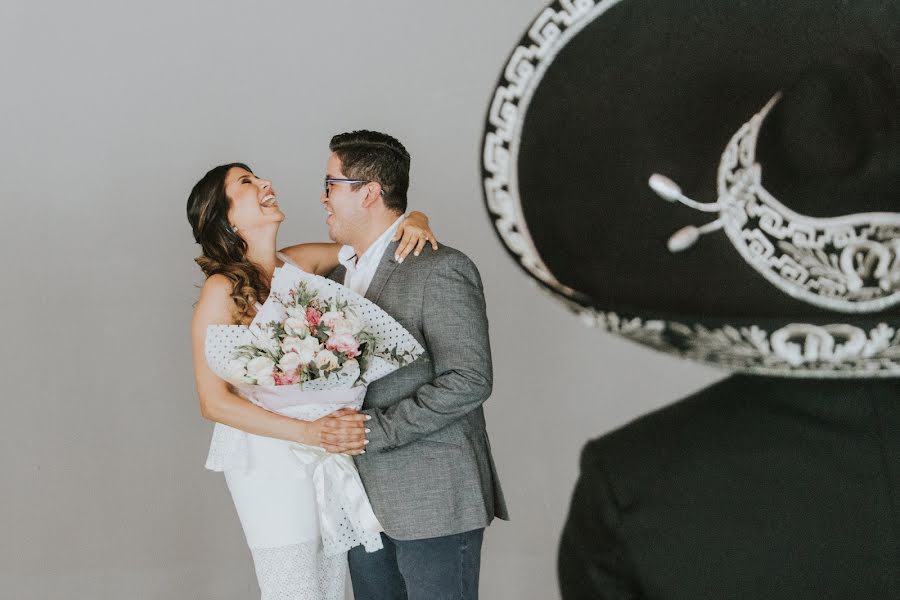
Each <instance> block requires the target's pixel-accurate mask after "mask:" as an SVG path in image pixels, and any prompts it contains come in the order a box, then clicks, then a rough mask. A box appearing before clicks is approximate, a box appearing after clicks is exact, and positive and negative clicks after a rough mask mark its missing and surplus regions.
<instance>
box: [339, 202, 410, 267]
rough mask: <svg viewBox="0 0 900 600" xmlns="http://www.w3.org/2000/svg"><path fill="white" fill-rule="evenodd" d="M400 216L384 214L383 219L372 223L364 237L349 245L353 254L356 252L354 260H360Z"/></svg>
mask: <svg viewBox="0 0 900 600" xmlns="http://www.w3.org/2000/svg"><path fill="white" fill-rule="evenodd" d="M401 216H402V215H400V214H397V213H386V214H385V215H384V216H383V217H380V218H379V219H378V220H377V221H374V222H373V223H372V225H371V227H369V228H368V230H367V231H366V232H365V235H364V236H361V239H360V240H357V241H354V242H353V243H352V244H350V245H351V246H353V250H354V252H356V259H357V260H359V259H360V258H362V255H363V254H365V253H366V250H368V249H369V248H371V247H372V244H374V243H375V240H377V239H378V238H380V237H381V236H382V235H383V234H384V232H385V231H387V230H388V229H390V227H391V225H393V224H394V223H395V222H396V221H397V219H399V218H400V217H401Z"/></svg>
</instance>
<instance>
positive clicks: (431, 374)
mask: <svg viewBox="0 0 900 600" xmlns="http://www.w3.org/2000/svg"><path fill="white" fill-rule="evenodd" d="M396 248H397V242H394V243H392V244H390V245H389V246H388V248H387V250H386V251H385V253H384V256H383V257H382V259H381V262H380V263H379V265H378V269H377V271H376V272H375V276H374V278H373V279H372V283H371V284H370V285H369V289H368V292H367V293H366V298H368V299H369V300H371V301H372V302H375V303H376V304H378V305H379V306H380V307H381V308H383V309H384V310H385V311H387V312H388V314H390V315H391V316H392V317H394V318H395V319H397V321H399V322H400V324H402V325H403V326H404V327H405V328H406V329H407V330H408V331H409V332H410V333H412V335H413V336H415V338H416V339H417V340H418V341H419V342H420V343H421V344H422V345H423V346H424V347H425V354H424V355H423V356H422V357H420V358H419V359H417V360H416V361H414V362H413V363H411V364H409V365H407V366H405V367H403V368H402V369H399V370H397V371H395V372H394V373H392V374H391V375H388V376H387V377H384V378H382V379H380V380H378V381H375V382H374V383H372V384H371V385H370V386H369V389H368V391H367V392H366V400H365V404H364V405H363V410H364V412H366V413H368V414H370V415H371V416H372V420H371V421H369V422H368V424H367V426H368V427H369V428H370V429H371V430H372V431H371V433H370V434H369V436H368V437H369V440H370V441H369V445H368V446H367V447H366V453H365V454H363V455H361V456H359V457H357V459H356V466H357V468H358V469H359V474H360V477H361V478H362V481H363V484H364V485H365V487H366V491H367V492H368V494H369V500H370V501H371V503H372V508H373V509H374V510H375V514H376V516H377V517H378V520H379V521H381V524H382V525H383V526H384V529H385V533H387V534H388V535H389V536H391V537H393V538H395V539H401V540H412V539H424V538H432V537H440V536H444V535H451V534H454V533H461V532H463V531H469V530H472V529H478V528H481V527H485V526H487V525H488V524H489V523H490V522H491V520H492V519H493V518H494V517H499V518H501V519H508V518H509V517H508V515H507V512H506V502H505V500H504V498H503V491H502V490H501V489H500V481H499V479H498V477H497V470H496V468H495V467H494V461H493V458H492V457H491V446H490V442H489V441H488V435H487V431H486V430H485V422H484V412H483V411H482V408H481V404H482V403H483V402H484V401H485V400H487V399H488V396H490V394H491V386H492V384H493V373H492V367H491V348H490V341H489V339H488V323H487V315H486V314H485V303H484V292H483V289H482V285H481V277H480V276H479V274H478V269H476V268H475V264H474V263H473V262H472V261H471V260H470V259H469V258H468V257H467V256H466V255H465V254H463V253H462V252H460V251H458V250H454V249H453V248H449V247H447V246H443V245H442V246H441V249H440V250H437V251H432V250H431V247H430V246H426V247H425V249H424V250H423V251H422V253H421V254H420V255H419V256H417V257H413V256H410V257H408V258H407V259H406V260H404V261H403V263H402V264H401V263H398V262H397V261H395V260H394V252H395V250H396ZM345 274H346V269H344V267H342V266H340V267H338V268H337V269H335V270H334V271H333V272H332V273H331V275H330V277H331V279H333V280H335V281H337V282H339V283H344V275H345Z"/></svg>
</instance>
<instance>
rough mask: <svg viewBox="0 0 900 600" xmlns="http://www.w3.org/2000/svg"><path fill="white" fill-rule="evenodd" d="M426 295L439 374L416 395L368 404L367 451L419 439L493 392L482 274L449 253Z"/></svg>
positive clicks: (426, 328) (428, 337) (428, 341)
mask: <svg viewBox="0 0 900 600" xmlns="http://www.w3.org/2000/svg"><path fill="white" fill-rule="evenodd" d="M435 256H436V257H439V258H438V260H437V261H436V263H435V265H434V267H433V268H432V270H431V272H430V273H429V275H428V277H427V279H426V281H425V285H424V293H423V297H422V331H423V335H424V338H425V345H426V346H427V348H428V354H429V355H430V359H431V361H432V363H433V368H434V373H435V377H434V379H433V380H431V381H430V382H428V383H427V384H425V385H422V386H420V387H419V388H418V389H417V390H416V392H415V393H414V395H413V396H411V397H408V398H403V399H401V400H400V401H399V402H396V403H395V404H392V405H391V406H389V407H385V408H370V409H367V410H365V411H364V412H366V413H368V414H370V415H371V416H372V420H371V421H369V423H368V424H367V426H368V427H369V428H370V429H371V430H372V431H371V433H369V435H368V439H369V445H368V446H367V447H366V450H367V451H383V450H391V449H394V448H399V447H401V446H405V445H406V444H409V443H411V442H414V441H416V440H419V439H421V438H423V437H425V436H427V435H429V434H431V433H434V432H435V431H438V430H439V429H442V428H444V427H446V426H447V425H449V424H450V423H452V422H454V421H456V420H457V419H460V418H462V417H463V416H465V415H466V414H468V413H469V412H471V411H473V410H475V409H476V408H478V407H479V406H481V404H482V403H484V401H485V400H487V399H488V397H489V396H490V395H491V388H492V386H493V369H492V364H491V348H490V339H489V336H488V322H487V313H486V310H485V302H484V290H483V288H482V284H481V277H480V275H479V274H478V269H477V268H476V267H475V264H474V263H473V262H472V261H471V260H470V259H469V258H468V257H467V256H465V255H464V254H462V253H459V252H445V253H444V254H443V255H441V254H437V255H435Z"/></svg>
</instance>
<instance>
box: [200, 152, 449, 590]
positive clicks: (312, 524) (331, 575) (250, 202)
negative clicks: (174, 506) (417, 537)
mask: <svg viewBox="0 0 900 600" xmlns="http://www.w3.org/2000/svg"><path fill="white" fill-rule="evenodd" d="M187 213H188V220H189V221H190V223H191V227H192V228H193V233H194V238H195V240H196V241H197V243H199V244H200V245H201V247H202V248H203V254H202V255H201V256H200V257H199V258H197V263H198V264H199V265H200V267H201V268H202V269H203V272H204V273H205V274H206V275H207V279H206V282H205V283H204V284H203V288H202V291H201V293H200V299H199V301H198V302H197V306H196V308H195V312H194V317H193V321H192V338H193V351H194V373H195V377H196V382H197V393H198V395H199V399H200V412H201V414H202V415H203V416H204V417H205V418H207V419H210V420H212V421H215V422H216V429H215V432H214V435H213V441H212V444H211V447H210V455H209V459H208V461H207V468H210V469H213V470H217V471H224V472H225V477H226V481H227V482H228V486H229V490H230V491H231V493H232V497H233V499H234V501H235V505H236V508H237V510H238V514H239V516H240V518H241V522H242V525H243V527H244V532H245V534H246V536H247V541H248V544H249V545H250V548H251V552H252V554H253V559H254V563H255V566H256V572H257V578H258V580H259V584H260V589H261V590H262V597H263V599H266V600H267V599H270V598H271V599H274V598H291V599H295V600H299V599H306V598H310V599H320V600H324V599H330V598H335V599H338V598H343V597H344V596H343V595H344V585H345V584H344V578H345V566H344V565H345V560H346V559H345V556H344V555H339V556H336V557H328V556H324V555H323V554H322V552H321V549H320V546H321V545H320V543H319V539H318V525H317V520H316V519H317V516H316V499H315V490H314V488H313V485H312V483H311V481H310V480H309V478H304V476H303V475H302V474H297V475H290V476H285V473H286V472H290V470H285V469H280V468H279V466H282V467H283V466H284V465H285V464H288V463H289V461H290V455H289V446H290V444H292V443H302V444H308V445H313V446H320V447H322V448H324V449H325V450H327V451H329V452H342V453H347V454H351V455H356V454H361V453H363V452H365V450H364V447H365V443H366V442H365V440H364V439H363V437H364V433H365V431H366V430H365V425H364V421H365V419H366V416H365V415H362V414H359V413H357V412H356V411H354V410H350V409H345V410H341V411H338V412H335V413H332V414H331V415H327V416H325V417H322V418H320V419H318V420H316V421H301V420H297V419H291V418H288V417H285V416H281V415H278V414H276V413H273V412H269V411H267V410H265V409H263V408H260V407H258V406H256V405H254V404H252V403H251V402H249V401H248V400H246V399H244V398H243V397H241V396H239V395H238V394H236V393H235V392H234V390H233V388H231V387H230V386H229V385H228V384H227V383H226V382H225V381H224V380H223V379H222V378H220V377H219V376H218V375H216V373H215V372H213V370H212V369H211V368H210V365H209V364H208V362H207V358H206V357H207V354H206V352H207V348H206V338H207V329H208V328H209V326H210V325H231V326H246V325H248V324H249V323H250V322H251V321H252V319H253V316H254V315H255V313H256V310H257V309H258V308H259V307H260V306H261V303H262V302H264V301H265V299H266V297H267V296H268V293H269V284H270V282H271V278H272V276H273V273H274V272H275V269H276V268H278V267H279V266H281V265H283V264H284V262H290V263H293V264H294V265H295V266H297V267H299V268H301V269H303V270H305V271H307V272H310V273H316V274H319V275H325V274H327V273H329V272H330V271H331V270H332V269H334V268H335V267H336V266H337V264H338V258H337V257H338V250H339V249H340V245H339V244H299V245H296V246H291V247H289V248H285V249H284V250H282V251H281V252H277V251H276V235H277V233H278V228H279V226H280V224H281V222H282V221H283V220H284V213H282V212H281V210H280V208H279V206H278V202H277V199H276V194H275V190H274V189H273V188H272V184H271V182H269V181H266V180H264V179H260V178H259V177H257V176H255V175H254V174H253V172H252V171H251V170H250V168H249V167H247V166H246V165H244V164H240V163H233V164H228V165H222V166H219V167H216V168H214V169H212V170H210V171H209V172H208V173H207V174H206V175H205V176H204V177H203V178H202V179H201V180H200V181H199V182H198V183H197V184H196V185H195V186H194V188H193V190H192V191H191V194H190V196H189V198H188V204H187ZM398 238H400V240H401V241H400V243H399V245H398V250H397V255H398V258H400V259H402V258H404V257H406V256H407V255H408V254H409V253H410V252H411V251H412V252H414V253H415V254H418V253H419V251H420V250H421V249H422V248H423V247H424V245H425V244H426V243H428V242H430V243H431V244H432V246H433V247H434V248H435V249H437V242H436V240H434V236H433V234H432V232H431V230H430V229H429V228H428V219H427V217H425V215H423V214H422V213H412V214H411V215H410V216H409V217H408V218H407V219H406V220H404V221H403V223H402V224H401V226H400V229H399V230H398V232H397V235H396V236H395V239H398ZM250 455H252V456H253V465H254V466H253V468H252V469H247V468H246V466H247V464H248V456H250ZM293 471H297V469H294V470H293Z"/></svg>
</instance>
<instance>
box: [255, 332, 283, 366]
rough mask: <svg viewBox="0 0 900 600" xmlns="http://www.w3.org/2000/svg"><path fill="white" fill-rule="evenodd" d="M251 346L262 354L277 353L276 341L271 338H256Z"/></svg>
mask: <svg viewBox="0 0 900 600" xmlns="http://www.w3.org/2000/svg"><path fill="white" fill-rule="evenodd" d="M253 345H254V346H256V347H257V348H259V349H260V350H262V351H264V352H272V353H275V352H278V340H276V339H275V338H274V337H271V336H269V337H257V338H255V339H254V340H253ZM251 362H252V361H251Z"/></svg>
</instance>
